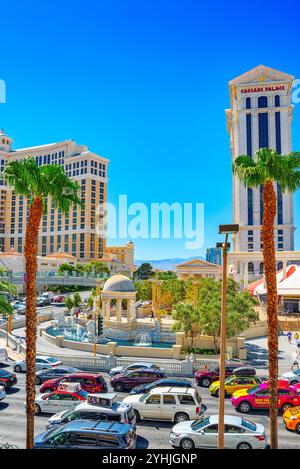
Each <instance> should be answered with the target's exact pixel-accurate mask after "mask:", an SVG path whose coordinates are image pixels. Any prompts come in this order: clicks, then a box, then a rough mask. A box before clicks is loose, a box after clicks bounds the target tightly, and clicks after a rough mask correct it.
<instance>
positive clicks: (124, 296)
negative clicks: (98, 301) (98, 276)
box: [101, 274, 137, 323]
mask: <svg viewBox="0 0 300 469" xmlns="http://www.w3.org/2000/svg"><path fill="white" fill-rule="evenodd" d="M136 293H137V292H136V291H135V289H134V285H133V282H132V280H131V279H130V278H128V277H126V276H125V275H119V274H118V275H113V276H112V277H110V278H109V279H108V280H106V282H105V284H104V285H103V289H102V292H101V298H102V317H103V319H104V321H112V320H115V321H116V322H117V323H122V322H123V313H124V310H123V308H122V304H123V303H124V300H125V302H126V305H127V308H126V309H125V312H126V314H125V316H126V318H127V321H126V322H127V323H130V322H134V321H135V320H136V310H135V302H136ZM112 300H115V301H116V309H115V311H116V314H115V318H112V317H111V312H112V308H111V301H112Z"/></svg>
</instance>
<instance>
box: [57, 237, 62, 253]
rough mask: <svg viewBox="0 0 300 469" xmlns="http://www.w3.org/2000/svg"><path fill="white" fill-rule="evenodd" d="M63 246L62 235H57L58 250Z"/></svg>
mask: <svg viewBox="0 0 300 469" xmlns="http://www.w3.org/2000/svg"><path fill="white" fill-rule="evenodd" d="M60 248H61V235H58V236H57V251H58V250H59V249H60Z"/></svg>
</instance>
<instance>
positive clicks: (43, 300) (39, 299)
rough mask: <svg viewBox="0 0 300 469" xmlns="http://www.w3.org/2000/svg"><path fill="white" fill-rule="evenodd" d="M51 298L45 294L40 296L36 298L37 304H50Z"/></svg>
mask: <svg viewBox="0 0 300 469" xmlns="http://www.w3.org/2000/svg"><path fill="white" fill-rule="evenodd" d="M50 304H51V300H50V299H49V298H45V297H43V296H39V297H37V299H36V305H37V306H50Z"/></svg>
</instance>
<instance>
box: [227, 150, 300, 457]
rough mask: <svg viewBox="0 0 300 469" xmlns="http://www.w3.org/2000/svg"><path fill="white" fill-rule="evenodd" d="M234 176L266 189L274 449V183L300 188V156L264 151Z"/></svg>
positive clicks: (236, 167)
mask: <svg viewBox="0 0 300 469" xmlns="http://www.w3.org/2000/svg"><path fill="white" fill-rule="evenodd" d="M233 173H234V174H237V176H238V177H239V179H240V180H241V181H243V182H244V183H245V185H247V186H249V187H259V186H260V185H262V186H263V193H262V200H263V221H262V243H263V260H264V269H265V281H266V287H267V316H268V349H269V378H270V407H269V414H270V433H271V448H277V447H278V432H277V414H278V383H277V379H278V319H277V305H278V297H277V284H276V258H275V244H274V220H275V216H276V209H277V207H276V194H275V190H274V183H276V182H277V183H278V184H280V186H281V189H282V191H283V192H284V191H288V192H295V190H296V189H297V188H298V187H299V186H300V153H289V154H287V155H279V154H278V153H277V151H276V150H270V149H268V148H262V149H260V150H258V151H257V152H256V156H255V157H254V159H252V158H251V157H250V156H247V155H240V156H238V157H237V158H236V159H235V160H234V162H233Z"/></svg>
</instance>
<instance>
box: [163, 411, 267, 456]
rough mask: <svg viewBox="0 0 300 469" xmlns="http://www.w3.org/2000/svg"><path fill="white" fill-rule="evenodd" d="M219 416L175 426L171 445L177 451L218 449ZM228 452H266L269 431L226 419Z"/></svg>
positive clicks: (235, 418)
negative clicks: (238, 450)
mask: <svg viewBox="0 0 300 469" xmlns="http://www.w3.org/2000/svg"><path fill="white" fill-rule="evenodd" d="M218 418H219V416H218V415H211V416H210V417H203V418H202V419H199V420H194V421H189V422H181V423H179V424H177V425H175V426H174V427H173V428H172V430H171V433H170V442H171V444H172V445H173V446H175V447H177V448H182V449H184V450H191V449H193V448H215V449H216V448H217V447H218ZM224 424H225V432H224V448H225V449H265V448H266V446H267V440H266V435H265V429H264V427H263V426H262V425H260V424H259V423H254V422H251V421H250V420H247V419H244V418H241V417H236V416H232V415H225V416H224Z"/></svg>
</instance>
